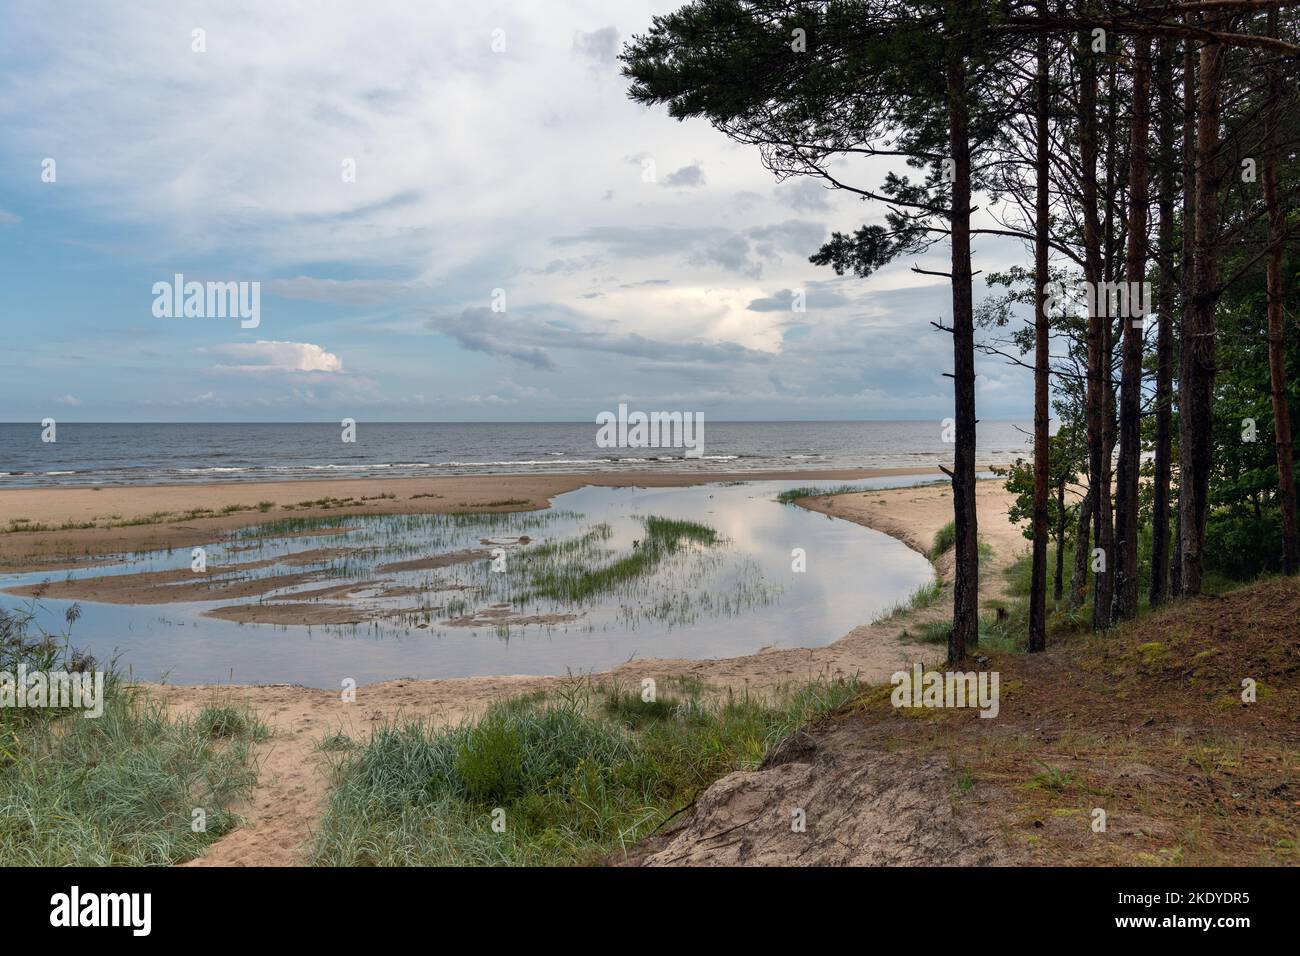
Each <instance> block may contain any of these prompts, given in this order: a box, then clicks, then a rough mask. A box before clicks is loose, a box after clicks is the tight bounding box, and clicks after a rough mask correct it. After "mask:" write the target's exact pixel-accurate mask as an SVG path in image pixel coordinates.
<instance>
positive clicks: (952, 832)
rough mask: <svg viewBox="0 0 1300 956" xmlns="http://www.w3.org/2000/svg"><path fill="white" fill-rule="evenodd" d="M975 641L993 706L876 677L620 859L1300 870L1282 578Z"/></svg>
mask: <svg viewBox="0 0 1300 956" xmlns="http://www.w3.org/2000/svg"><path fill="white" fill-rule="evenodd" d="M983 653H987V655H988V658H989V660H988V662H987V663H986V664H985V665H984V668H983V669H985V670H990V671H998V672H999V673H1000V689H1001V695H1000V696H1001V706H1000V712H999V713H998V715H997V717H996V718H994V719H983V718H981V717H980V716H979V714H978V711H975V710H971V709H953V708H930V709H920V708H896V707H894V706H892V704H891V701H890V693H891V690H892V688H891V686H890V685H888V684H884V685H880V686H877V687H875V688H872V689H871V690H868V691H867V692H865V693H864V694H863V695H861V696H860V697H859V698H858V699H857V700H855V701H854V702H852V703H851V704H849V705H847V706H845V707H843V708H841V709H839V710H838V711H836V712H834V713H832V714H830V715H829V716H828V717H827V718H825V719H824V720H822V721H821V722H819V723H818V724H817V725H815V726H813V727H811V728H809V729H807V730H806V731H805V732H802V733H800V734H798V735H796V737H794V738H792V739H790V740H788V741H786V742H785V744H783V745H781V746H779V747H778V748H776V749H775V750H774V751H773V752H772V753H771V754H770V755H769V757H768V759H767V760H766V761H765V762H764V764H763V766H762V767H760V768H759V769H758V770H757V771H754V772H748V773H745V772H742V773H733V774H731V775H729V776H727V777H724V778H723V779H721V780H719V781H718V782H717V783H716V784H714V785H713V787H711V788H709V789H708V790H707V791H706V792H705V793H704V794H702V795H701V796H700V797H699V798H698V799H697V800H696V802H695V805H694V807H693V808H692V810H691V811H689V812H688V813H686V814H683V815H682V816H680V817H678V818H677V820H676V821H674V823H673V825H672V827H671V829H669V830H667V831H665V832H661V833H660V834H657V835H655V836H653V837H651V838H650V839H649V840H647V841H645V842H643V843H642V844H641V845H640V846H638V847H637V848H636V849H635V850H634V851H633V852H632V853H631V854H630V856H629V858H628V859H627V862H631V863H640V864H646V865H660V864H679V865H680V864H696V865H698V864H718V865H726V864H733V865H734V864H750V865H762V864H807V865H826V864H832V865H833V864H842V863H867V864H890V863H903V864H919V865H943V864H969V863H994V864H998V863H1014V864H1029V865H1036V864H1050V865H1057V866H1060V865H1076V866H1077V865H1084V866H1095V865H1161V864H1182V865H1260V864H1275V865H1276V864H1281V865H1286V864H1290V865H1295V864H1296V863H1300V852H1298V851H1297V842H1298V841H1300V581H1297V580H1270V581H1266V582H1263V583H1260V584H1256V585H1251V586H1249V587H1243V588H1240V589H1238V590H1236V591H1232V592H1230V593H1227V594H1225V595H1223V596H1218V597H1202V598H1199V599H1196V600H1194V601H1188V602H1182V603H1179V604H1176V605H1174V606H1171V607H1168V608H1165V609H1163V610H1160V611H1157V612H1155V613H1152V614H1150V615H1149V616H1147V617H1145V618H1143V619H1142V620H1140V621H1137V622H1132V623H1130V624H1127V625H1124V626H1122V627H1120V628H1118V629H1116V630H1115V631H1112V632H1111V633H1109V634H1107V635H1104V636H1095V635H1093V634H1091V633H1090V632H1089V633H1082V634H1074V635H1068V636H1064V637H1057V638H1056V639H1055V640H1053V641H1052V642H1051V643H1050V645H1049V649H1048V651H1047V652H1046V653H1043V654H1034V655H1029V654H1024V653H1015V652H1005V651H1002V652H1000V651H993V650H988V651H984V652H983ZM1244 681H1253V682H1254V689H1255V701H1254V702H1249V703H1248V702H1245V701H1243V682H1244ZM795 810H800V811H802V814H803V819H804V821H805V830H804V832H798V830H797V828H796V827H794V826H792V814H793V813H794V812H795ZM1099 811H1100V812H1099ZM1102 814H1104V817H1103V816H1102ZM1103 819H1104V830H1103V829H1101V826H1100V824H1101V822H1102V821H1103ZM616 862H617V861H616Z"/></svg>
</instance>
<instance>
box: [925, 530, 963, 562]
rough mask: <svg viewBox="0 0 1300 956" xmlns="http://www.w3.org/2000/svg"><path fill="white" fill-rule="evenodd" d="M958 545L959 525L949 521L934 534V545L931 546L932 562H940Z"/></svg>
mask: <svg viewBox="0 0 1300 956" xmlns="http://www.w3.org/2000/svg"><path fill="white" fill-rule="evenodd" d="M956 543H957V523H956V522H955V521H949V522H948V523H947V524H946V525H944V526H943V527H942V528H940V529H939V530H938V531H936V532H935V533H934V543H933V544H931V545H930V560H931V561H938V560H939V558H941V557H942V556H943V555H944V554H945V553H946V552H947V551H948V549H949V548H951V547H952V546H953V545H954V544H956Z"/></svg>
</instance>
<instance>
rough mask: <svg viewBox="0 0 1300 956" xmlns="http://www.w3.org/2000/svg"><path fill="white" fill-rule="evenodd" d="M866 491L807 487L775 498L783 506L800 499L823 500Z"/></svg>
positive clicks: (831, 486)
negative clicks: (828, 497) (832, 496)
mask: <svg viewBox="0 0 1300 956" xmlns="http://www.w3.org/2000/svg"><path fill="white" fill-rule="evenodd" d="M865 490H866V489H864V488H855V487H853V485H827V486H821V487H819V486H816V485H807V486H804V487H801V488H791V489H789V490H788V491H782V492H780V493H779V494H778V495H777V496H776V500H777V501H779V502H780V503H781V504H783V505H789V504H794V502H796V501H798V500H799V499H800V498H824V497H827V496H829V495H848V494H861V493H862V492H863V491H865Z"/></svg>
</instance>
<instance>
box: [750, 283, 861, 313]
mask: <svg viewBox="0 0 1300 956" xmlns="http://www.w3.org/2000/svg"><path fill="white" fill-rule="evenodd" d="M800 291H801V292H803V296H804V298H803V304H804V308H805V309H835V308H839V307H840V306H844V305H848V304H849V300H848V299H847V298H845V297H844V296H842V295H840V293H838V292H836V291H835V290H834V289H828V288H825V287H824V285H821V284H818V283H812V284H810V285H809V287H808V288H805V289H801V290H800ZM793 305H794V290H793V289H782V290H780V291H779V292H774V293H772V294H771V295H769V296H765V297H763V298H761V299H754V300H753V301H752V302H750V303H749V305H747V306H745V308H746V309H748V310H749V311H750V312H790V311H791V307H792V306H793Z"/></svg>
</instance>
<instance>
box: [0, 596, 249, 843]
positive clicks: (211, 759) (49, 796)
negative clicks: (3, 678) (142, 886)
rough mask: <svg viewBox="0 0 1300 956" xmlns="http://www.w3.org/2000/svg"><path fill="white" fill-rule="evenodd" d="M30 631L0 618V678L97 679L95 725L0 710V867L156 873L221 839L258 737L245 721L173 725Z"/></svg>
mask: <svg viewBox="0 0 1300 956" xmlns="http://www.w3.org/2000/svg"><path fill="white" fill-rule="evenodd" d="M33 619H34V615H33V614H32V613H31V612H30V611H27V612H21V613H20V612H12V611H10V612H0V670H6V671H9V672H10V673H13V672H15V671H16V669H17V667H18V666H19V665H20V664H22V665H23V666H24V667H25V668H26V670H27V672H28V673H32V672H34V671H38V670H39V671H44V672H51V671H61V670H68V671H72V670H86V671H94V670H96V669H103V670H104V671H105V678H104V702H103V713H102V715H101V716H99V717H88V716H85V715H84V713H83V712H81V711H75V710H56V709H52V708H31V707H24V708H18V707H5V708H0V866H107V865H115V866H165V865H169V864H174V863H180V862H183V861H185V860H188V859H192V858H193V857H195V856H198V855H199V854H200V853H201V852H202V851H203V849H204V848H205V847H206V846H207V845H208V844H210V843H212V842H213V841H214V840H216V839H217V838H218V837H220V836H221V835H222V834H224V833H226V832H228V831H229V830H231V829H233V828H234V826H235V824H236V822H237V819H236V817H235V815H234V814H233V813H232V812H231V810H230V809H229V808H230V806H231V805H232V804H233V803H234V802H235V801H237V800H239V799H242V798H244V797H246V796H247V795H248V794H249V793H250V792H251V791H252V788H253V785H254V784H255V782H256V770H255V767H254V762H253V758H252V754H251V746H252V744H253V742H254V741H256V740H259V739H263V738H264V737H265V735H266V729H265V727H264V726H263V725H262V724H261V723H260V722H259V721H258V720H257V719H256V718H255V717H254V716H253V715H252V713H251V711H249V710H247V709H245V708H239V707H233V706H230V707H211V708H206V709H204V710H203V711H201V712H200V713H199V714H197V715H196V716H194V717H191V718H185V717H176V716H173V715H171V714H170V713H169V712H168V711H167V709H166V708H165V707H164V706H163V705H162V704H161V703H160V702H159V701H157V700H155V699H153V698H152V697H150V696H149V695H148V694H147V693H145V692H144V691H142V690H140V689H139V688H137V687H135V686H133V685H130V684H127V683H125V682H124V681H122V680H121V679H120V677H119V676H118V674H117V673H116V672H115V671H114V670H113V668H112V667H111V666H109V667H103V668H101V666H100V665H98V664H96V662H95V661H93V660H92V659H89V658H86V657H84V656H82V655H79V654H77V653H76V652H75V651H72V650H70V649H69V646H68V644H67V642H66V638H65V637H54V636H50V635H46V634H43V633H40V632H39V631H37V630H36V628H35V626H34V623H33ZM196 811H198V813H196Z"/></svg>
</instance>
